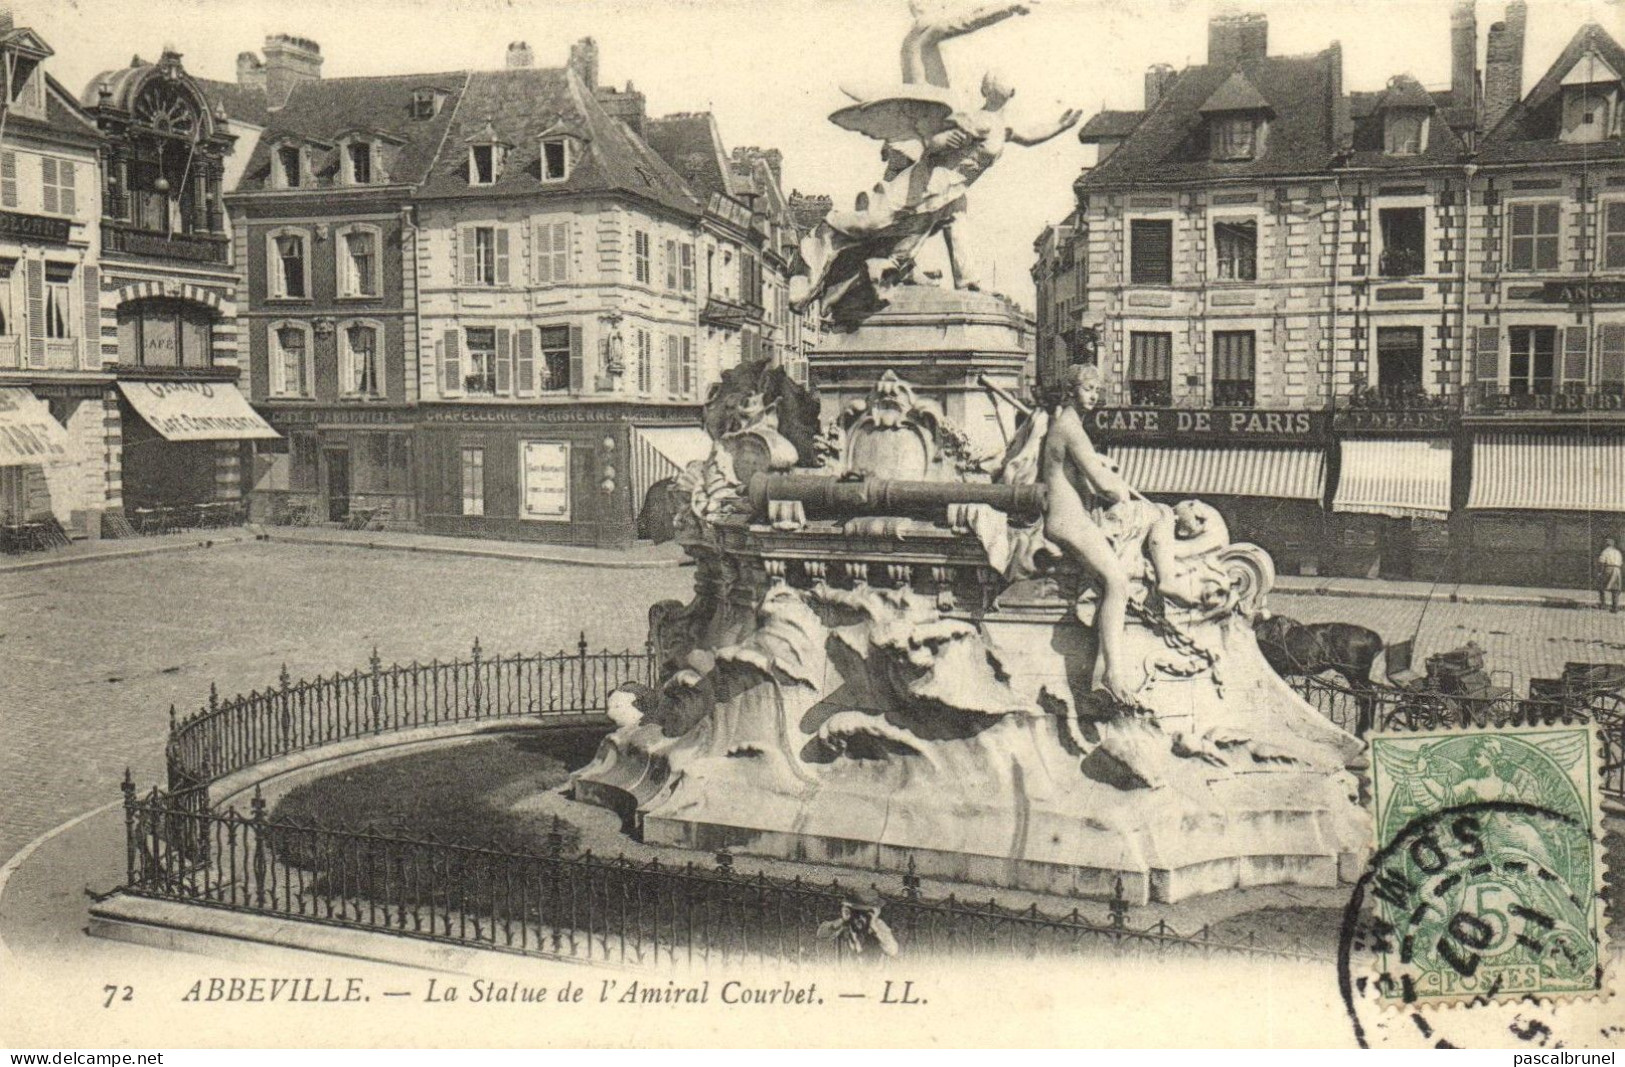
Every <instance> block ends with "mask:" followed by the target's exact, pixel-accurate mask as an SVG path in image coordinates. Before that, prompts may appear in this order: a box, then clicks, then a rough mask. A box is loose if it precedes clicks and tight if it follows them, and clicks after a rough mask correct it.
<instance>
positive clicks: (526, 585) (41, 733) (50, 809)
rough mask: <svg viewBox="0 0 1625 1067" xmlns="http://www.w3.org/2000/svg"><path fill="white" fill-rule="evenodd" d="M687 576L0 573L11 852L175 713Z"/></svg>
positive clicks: (1440, 642) (1573, 615) (632, 637)
mask: <svg viewBox="0 0 1625 1067" xmlns="http://www.w3.org/2000/svg"><path fill="white" fill-rule="evenodd" d="M692 579H693V572H692V571H691V570H687V569H682V570H674V569H664V570H640V571H623V570H605V569H594V570H589V569H585V568H580V567H570V566H563V565H555V564H546V563H535V562H512V561H505V560H492V559H474V558H462V557H455V556H439V557H436V556H426V555H411V554H397V553H391V552H369V551H365V550H361V549H356V548H339V547H321V546H310V545H294V544H284V543H263V542H248V543H244V544H239V545H232V546H225V547H216V548H213V549H208V550H200V551H191V552H179V553H174V554H169V555H161V556H150V557H145V558H140V559H125V560H116V561H108V562H99V563H89V564H83V565H80V566H75V567H64V568H60V569H52V570H42V571H37V572H31V573H13V574H7V575H5V576H3V577H0V656H3V657H4V662H5V664H6V668H5V683H6V684H5V686H4V688H3V690H0V732H3V734H4V737H5V740H6V742H7V743H6V745H5V746H4V749H3V751H0V858H3V857H6V856H9V855H10V854H11V853H12V852H13V851H15V850H16V849H17V848H19V847H21V846H22V845H23V844H24V843H26V842H27V841H29V840H30V839H32V838H33V837H34V836H35V835H37V834H39V833H41V832H43V831H45V830H47V829H49V828H51V827H53V826H55V825H57V824H59V823H61V822H62V821H64V820H66V819H68V818H71V817H72V816H74V815H77V814H79V813H80V812H83V811H86V810H89V809H91V808H94V807H96V806H98V805H100V804H104V803H106V802H108V801H109V800H112V799H115V798H116V797H117V795H118V794H117V788H116V785H117V781H118V778H119V776H120V775H121V774H122V773H123V769H124V766H125V765H126V764H129V765H130V766H131V767H132V768H133V769H134V771H135V776H136V780H137V781H138V782H140V783H143V784H151V783H155V782H158V781H159V780H160V774H161V771H162V766H163V761H162V755H163V753H162V748H163V737H164V730H165V727H166V723H167V714H168V712H167V709H168V707H169V705H170V704H171V703H172V702H173V703H175V704H176V705H178V706H179V707H180V708H181V709H182V710H183V711H184V710H187V709H189V708H192V707H196V706H197V705H199V704H201V703H202V702H203V701H204V699H205V698H206V696H207V694H208V689H209V683H210V682H211V681H213V682H215V683H217V684H218V685H219V688H220V691H221V693H222V694H224V695H229V694H233V693H237V692H240V691H243V690H246V689H250V688H257V687H261V686H264V685H266V684H268V683H270V682H272V681H274V680H275V679H276V677H277V674H278V672H279V671H280V669H281V667H282V665H283V664H284V663H286V664H287V666H288V670H289V672H290V674H292V675H293V677H295V678H299V677H309V676H311V675H313V674H316V673H320V672H330V671H334V670H348V669H351V668H353V667H356V666H360V665H361V664H363V663H364V662H365V661H366V659H367V656H368V654H369V652H370V651H371V649H372V648H373V646H374V645H376V646H377V647H378V650H379V653H380V655H381V656H382V657H383V658H384V660H385V661H386V662H388V661H390V660H407V659H411V658H413V657H418V658H422V659H428V658H430V657H433V656H438V657H442V658H445V657H453V656H460V655H467V653H468V650H469V645H470V643H471V641H472V640H473V638H474V636H475V635H478V636H479V638H480V640H481V642H482V644H483V646H484V648H485V649H487V650H489V651H492V652H495V651H498V650H501V651H535V650H538V649H553V648H560V647H571V648H573V647H574V643H575V639H576V635H577V633H578V632H579V631H580V630H582V629H585V630H586V631H587V635H588V639H589V641H590V642H591V643H592V644H593V646H594V647H600V646H614V647H623V646H628V645H633V646H635V645H638V644H640V643H641V642H642V640H643V636H644V630H645V613H646V611H647V606H648V605H649V604H650V603H652V602H653V601H655V600H658V599H662V598H666V597H681V598H684V599H686V597H687V594H688V590H689V587H690V583H691V582H692ZM1271 606H1272V607H1273V608H1274V609H1275V610H1276V611H1279V612H1281V613H1283V614H1288V615H1292V616H1293V617H1295V618H1298V619H1301V620H1303V621H1329V620H1343V621H1348V622H1355V623H1360V624H1362V625H1365V626H1369V627H1371V628H1372V629H1375V630H1377V631H1378V632H1379V633H1381V634H1382V636H1383V637H1384V639H1386V640H1388V641H1398V640H1403V639H1404V638H1406V637H1408V636H1410V634H1411V632H1412V631H1413V630H1414V629H1415V627H1416V625H1417V621H1418V619H1419V618H1420V619H1421V620H1422V629H1421V634H1420V637H1419V640H1418V646H1417V647H1418V652H1419V654H1422V655H1426V654H1429V653H1432V652H1438V651H1442V650H1445V649H1448V648H1453V647H1455V646H1457V645H1460V644H1462V643H1464V642H1465V641H1467V640H1470V639H1471V640H1476V641H1478V642H1479V643H1480V644H1481V645H1483V646H1484V647H1485V649H1487V650H1488V653H1489V664H1490V667H1491V668H1492V669H1494V670H1497V671H1502V670H1504V671H1510V672H1511V673H1512V674H1513V675H1514V676H1515V680H1516V681H1517V683H1518V684H1519V685H1520V686H1521V685H1522V684H1524V683H1525V681H1526V680H1527V679H1528V678H1530V677H1540V676H1547V675H1554V674H1556V673H1558V672H1559V671H1560V670H1561V669H1562V665H1563V663H1564V662H1565V661H1568V660H1615V661H1625V615H1608V614H1604V613H1599V612H1595V611H1576V610H1564V609H1557V608H1537V607H1515V606H1500V605H1471V604H1452V603H1449V602H1447V601H1434V602H1433V603H1431V604H1423V603H1421V602H1417V601H1399V600H1372V599H1360V598H1352V597H1319V596H1301V595H1288V594H1277V595H1276V596H1274V597H1273V598H1272V601H1271Z"/></svg>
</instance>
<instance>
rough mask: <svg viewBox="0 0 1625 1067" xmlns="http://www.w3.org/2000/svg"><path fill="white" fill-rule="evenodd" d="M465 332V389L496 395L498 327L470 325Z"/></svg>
mask: <svg viewBox="0 0 1625 1067" xmlns="http://www.w3.org/2000/svg"><path fill="white" fill-rule="evenodd" d="M464 333H465V335H466V337H467V341H468V373H467V374H465V375H464V376H463V389H464V390H465V391H467V392H469V393H474V394H484V395H486V396H494V395H495V394H496V391H497V331H496V328H495V327H492V326H470V327H468V329H467V330H465V331H464Z"/></svg>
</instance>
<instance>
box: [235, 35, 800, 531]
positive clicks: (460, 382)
mask: <svg viewBox="0 0 1625 1067" xmlns="http://www.w3.org/2000/svg"><path fill="white" fill-rule="evenodd" d="M273 44H275V45H276V47H275V48H273V47H272V45H273ZM249 58H250V59H253V58H254V57H249ZM290 61H297V62H293V63H291V64H290ZM290 65H292V68H293V75H294V77H293V78H292V81H293V85H292V86H291V88H290V89H289V90H288V91H287V92H286V93H284V94H281V95H282V96H283V97H284V99H283V100H281V101H278V100H275V99H272V100H271V101H270V102H269V107H268V117H267V122H268V125H267V128H266V130H265V132H264V134H263V135H262V136H261V138H260V144H259V147H258V148H257V149H256V151H255V153H254V156H253V158H252V160H251V162H250V164H249V167H248V169H247V172H246V173H245V176H244V178H243V181H242V183H241V184H240V185H239V187H238V191H237V192H236V193H235V194H233V196H232V197H231V198H230V202H231V203H232V205H233V212H234V215H235V217H236V220H237V224H238V231H239V232H238V234H237V240H238V244H239V246H240V248H241V249H242V252H243V254H244V263H245V266H246V268H247V275H248V294H249V300H250V311H249V312H248V314H247V315H246V316H245V317H246V319H247V320H248V322H249V326H250V329H249V333H250V337H251V343H250V351H251V352H252V354H253V375H252V381H253V393H254V398H255V400H256V402H257V403H259V404H260V405H261V408H262V410H264V411H265V412H266V413H267V415H268V416H269V417H270V418H271V420H272V422H273V424H275V425H277V426H278V427H279V428H282V429H284V430H286V431H287V432H288V434H289V442H288V454H287V456H286V458H285V459H276V458H274V457H273V458H265V457H262V458H261V459H260V460H259V461H258V462H259V464H260V468H259V471H258V474H257V478H258V488H259V490H260V493H259V494H258V495H260V496H262V497H265V498H267V499H274V498H276V497H278V496H283V497H287V498H288V499H290V500H292V501H294V502H295V504H296V505H297V506H296V507H294V508H293V509H291V510H292V511H293V512H294V513H295V514H301V515H309V516H312V517H314V518H315V519H318V520H326V521H337V520H339V519H342V518H345V517H347V516H353V514H354V513H355V512H356V511H357V510H358V509H359V510H361V511H364V512H365V513H366V514H367V515H368V516H370V517H376V516H377V515H378V514H379V509H380V508H386V509H387V513H388V515H389V517H390V519H391V520H393V521H401V522H411V523H413V524H415V525H417V526H420V527H422V528H425V529H429V530H436V531H440V532H446V533H470V534H481V535H485V536H497V537H509V538H524V539H533V540H548V541H557V542H566V543H580V544H594V545H625V544H629V543H630V542H631V541H632V540H633V538H634V537H635V536H636V532H637V525H636V524H637V515H638V512H639V509H640V507H641V505H642V504H643V502H644V497H645V495H646V494H647V492H648V490H649V488H650V487H651V485H652V484H653V483H654V482H656V481H658V480H659V479H661V478H663V477H668V476H671V475H673V474H675V473H676V472H677V471H678V470H679V469H680V468H681V466H682V465H683V464H684V463H686V462H687V461H689V460H692V459H697V458H703V456H704V455H705V454H706V453H707V452H708V451H709V448H710V441H709V438H708V437H706V435H705V433H704V431H703V430H701V429H700V428H699V409H700V404H701V403H702V401H703V400H704V397H705V395H706V391H707V389H708V388H709V387H710V385H711V384H712V383H714V382H715V381H716V380H717V378H718V377H719V375H720V374H721V373H722V372H723V371H724V370H726V369H728V368H730V367H732V366H734V365H735V364H737V363H739V362H740V361H741V360H758V359H768V358H777V359H779V360H780V361H781V362H783V363H784V364H785V365H786V366H787V367H792V368H793V367H798V366H802V365H804V354H803V349H802V347H801V346H804V345H806V344H807V343H809V341H810V338H808V337H807V335H806V332H805V331H804V330H803V329H802V324H801V323H800V322H799V321H797V320H796V319H793V318H792V317H791V316H790V314H789V309H788V301H787V300H786V299H784V298H783V293H784V290H785V285H784V281H785V278H784V275H785V272H786V270H787V268H788V261H789V258H790V251H791V250H792V249H793V247H794V230H793V227H792V225H791V221H790V212H789V209H788V206H787V205H786V204H785V203H784V201H783V199H782V197H781V196H780V194H779V191H778V187H777V177H778V176H777V173H776V168H777V162H778V160H777V154H776V153H773V152H756V151H755V150H747V151H746V152H745V153H743V154H740V155H739V156H738V157H737V158H735V157H730V156H727V155H725V154H724V153H723V150H722V148H721V145H720V142H719V141H717V140H716V139H715V138H714V136H713V137H711V138H710V139H709V140H708V141H707V144H706V148H707V149H708V151H709V154H710V156H711V157H713V159H712V162H713V164H714V165H715V166H716V167H717V168H719V169H718V174H717V183H718V184H717V191H715V192H712V191H705V192H702V191H700V190H698V189H697V188H696V185H697V184H698V183H697V182H696V181H694V180H692V179H685V177H684V176H683V175H681V174H679V173H678V172H677V171H675V170H674V169H673V167H672V166H671V164H670V163H669V162H668V159H667V158H666V157H665V155H663V153H662V152H661V151H658V150H657V149H656V147H654V146H652V144H651V140H653V141H655V142H659V141H660V138H659V136H658V135H657V133H656V130H657V129H658V126H657V124H651V123H649V122H648V120H647V119H646V116H645V114H644V102H643V97H642V95H641V94H640V93H638V92H636V91H635V90H634V89H633V88H632V87H631V85H630V84H629V85H628V86H627V87H626V88H625V89H624V90H622V89H616V88H613V87H610V86H606V85H600V84H599V83H598V53H597V46H596V44H595V43H594V42H593V41H592V40H591V39H584V40H582V41H578V42H576V44H575V45H573V46H572V48H571V50H570V60H569V62H568V63H567V64H566V65H564V66H561V67H556V68H538V67H536V66H535V65H534V62H533V57H532V53H531V51H530V48H529V47H528V46H527V45H525V44H524V43H523V42H515V43H514V44H512V45H510V46H509V49H508V55H507V62H506V65H505V67H504V68H503V69H500V70H490V71H474V72H460V73H455V74H437V75H411V76H400V77H368V78H353V79H340V80H327V81H324V80H321V79H320V77H319V67H320V55H319V51H318V50H317V49H316V47H315V45H314V44H311V43H310V42H301V41H298V40H297V39H290V38H273V39H272V42H270V43H268V45H267V48H266V58H265V61H264V62H263V64H258V65H256V64H255V63H241V62H240V64H239V67H240V73H241V71H242V70H243V69H247V70H248V71H249V72H250V74H251V75H253V76H262V77H264V79H265V81H266V85H267V92H268V96H270V97H276V96H277V95H278V94H277V93H276V92H275V89H274V86H273V83H274V82H276V81H277V80H278V77H279V72H283V71H285V69H286V68H288V67H289V66H290ZM262 72H263V73H262ZM284 80H286V78H284ZM707 121H708V120H707ZM713 132H714V130H713ZM646 138H648V139H646ZM713 308H723V309H725V312H726V313H724V311H721V310H717V311H714V310H713Z"/></svg>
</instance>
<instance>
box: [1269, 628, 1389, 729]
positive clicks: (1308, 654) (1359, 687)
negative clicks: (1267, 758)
mask: <svg viewBox="0 0 1625 1067" xmlns="http://www.w3.org/2000/svg"><path fill="white" fill-rule="evenodd" d="M1253 634H1254V636H1255V637H1257V639H1258V649H1259V651H1260V652H1262V653H1263V654H1264V660H1265V662H1267V663H1268V664H1269V665H1270V666H1271V667H1272V668H1274V669H1275V673H1276V674H1279V675H1280V676H1281V677H1282V678H1287V677H1290V676H1293V675H1300V676H1304V677H1307V676H1310V675H1315V674H1319V673H1320V672H1322V671H1331V672H1332V673H1334V674H1336V675H1338V676H1339V677H1341V678H1342V679H1343V681H1345V682H1347V683H1348V687H1349V689H1350V690H1351V691H1353V693H1354V694H1355V698H1354V700H1355V707H1356V709H1357V712H1358V713H1357V715H1356V718H1355V725H1354V734H1355V736H1356V737H1364V736H1365V734H1366V731H1368V730H1370V729H1371V725H1372V720H1373V718H1374V715H1375V712H1376V686H1375V684H1374V683H1373V682H1372V681H1371V667H1372V665H1373V664H1375V663H1376V662H1377V656H1378V655H1379V654H1380V653H1381V652H1382V650H1383V647H1384V646H1383V642H1382V635H1381V634H1378V633H1377V632H1376V631H1375V630H1368V629H1366V628H1365V627H1364V626H1355V625H1354V624H1352V623H1347V622H1313V623H1308V624H1307V625H1306V624H1304V623H1301V622H1299V621H1297V620H1296V619H1292V618H1288V617H1287V616H1285V615H1272V616H1270V617H1269V618H1267V619H1263V620H1260V621H1259V622H1257V623H1255V624H1254V625H1253Z"/></svg>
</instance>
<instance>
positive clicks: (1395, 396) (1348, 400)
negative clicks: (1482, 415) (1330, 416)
mask: <svg viewBox="0 0 1625 1067" xmlns="http://www.w3.org/2000/svg"><path fill="white" fill-rule="evenodd" d="M1337 406H1338V407H1339V408H1343V409H1349V410H1354V411H1453V410H1454V409H1455V408H1456V406H1457V402H1456V400H1455V399H1454V398H1453V397H1448V396H1441V395H1439V394H1437V393H1430V392H1428V391H1427V390H1426V389H1424V388H1422V387H1421V386H1420V385H1409V384H1406V385H1367V386H1360V385H1356V386H1355V387H1354V388H1353V389H1352V390H1350V391H1349V392H1348V393H1346V394H1344V395H1342V396H1340V397H1338V398H1337Z"/></svg>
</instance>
